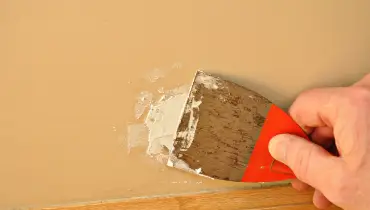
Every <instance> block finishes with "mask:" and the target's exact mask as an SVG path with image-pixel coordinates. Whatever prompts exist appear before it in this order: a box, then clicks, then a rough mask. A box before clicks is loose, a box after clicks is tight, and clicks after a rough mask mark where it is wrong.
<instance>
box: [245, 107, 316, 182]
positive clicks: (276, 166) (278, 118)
mask: <svg viewBox="0 0 370 210" xmlns="http://www.w3.org/2000/svg"><path fill="white" fill-rule="evenodd" d="M283 133H289V134H294V135H297V136H300V137H303V138H305V139H307V140H309V137H308V136H307V135H306V133H305V132H304V131H303V129H302V128H301V127H300V126H299V125H298V124H297V123H296V122H295V121H294V120H293V119H292V118H291V117H290V116H289V115H288V114H287V113H286V112H284V111H283V110H282V109H280V108H279V107H277V106H275V105H271V108H270V110H269V112H268V114H267V116H266V120H265V122H264V125H263V127H262V130H261V132H260V135H259V137H258V139H257V142H256V145H255V147H254V150H253V152H252V155H251V157H250V159H249V162H248V166H247V168H246V170H245V173H244V176H243V178H242V182H274V181H283V180H289V179H295V178H296V177H295V175H294V173H293V172H292V171H291V169H290V168H289V167H288V166H286V165H284V164H283V163H281V162H278V161H276V160H274V159H273V158H272V156H271V155H270V153H269V151H268V144H269V141H270V140H271V138H272V137H274V136H276V135H278V134H283Z"/></svg>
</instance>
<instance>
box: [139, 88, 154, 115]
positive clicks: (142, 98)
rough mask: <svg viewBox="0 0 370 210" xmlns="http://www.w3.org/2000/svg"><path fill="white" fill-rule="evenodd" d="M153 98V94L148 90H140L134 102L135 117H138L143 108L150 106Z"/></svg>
mask: <svg viewBox="0 0 370 210" xmlns="http://www.w3.org/2000/svg"><path fill="white" fill-rule="evenodd" d="M152 100H153V94H152V93H150V92H148V91H142V92H140V94H139V96H138V97H137V102H136V104H135V118H136V119H139V118H140V117H141V116H142V115H143V114H144V112H145V109H146V108H147V107H149V106H150V104H151V103H152Z"/></svg>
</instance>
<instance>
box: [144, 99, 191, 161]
mask: <svg viewBox="0 0 370 210" xmlns="http://www.w3.org/2000/svg"><path fill="white" fill-rule="evenodd" d="M187 96H188V94H187V93H181V94H177V95H164V96H162V98H161V99H160V100H159V101H157V102H156V103H154V104H152V105H151V106H150V110H149V113H148V115H147V118H146V120H145V124H146V126H147V127H148V129H149V138H148V141H149V146H148V148H147V154H149V155H158V154H163V153H167V155H168V151H171V150H172V149H173V142H174V136H175V134H176V132H177V126H178V125H177V124H176V122H178V119H179V118H180V117H181V111H182V109H183V106H184V104H185V103H186V99H187Z"/></svg>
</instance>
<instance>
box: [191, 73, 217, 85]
mask: <svg viewBox="0 0 370 210" xmlns="http://www.w3.org/2000/svg"><path fill="white" fill-rule="evenodd" d="M195 83H197V84H203V85H204V86H205V87H206V88H208V89H218V88H219V85H220V79H218V78H216V77H213V76H210V75H207V74H205V73H203V72H200V73H199V74H198V75H197V78H196V79H195Z"/></svg>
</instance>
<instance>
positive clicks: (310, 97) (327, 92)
mask: <svg viewBox="0 0 370 210" xmlns="http://www.w3.org/2000/svg"><path fill="white" fill-rule="evenodd" d="M345 91H346V88H341V87H338V88H322V89H313V90H309V91H306V92H303V93H302V94H300V95H299V96H298V97H297V98H296V100H295V101H294V103H293V104H292V106H291V107H290V109H289V113H290V115H291V117H292V118H293V119H294V120H295V121H296V122H297V123H298V124H299V125H300V126H301V127H302V128H304V129H305V130H310V128H311V129H312V128H314V127H333V126H334V124H335V120H336V118H337V114H338V109H340V108H341V106H339V105H340V104H342V103H341V102H342V100H343V94H344V92H345Z"/></svg>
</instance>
